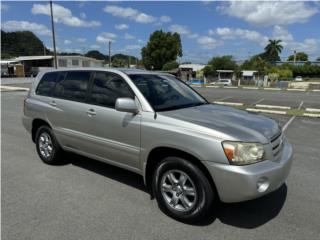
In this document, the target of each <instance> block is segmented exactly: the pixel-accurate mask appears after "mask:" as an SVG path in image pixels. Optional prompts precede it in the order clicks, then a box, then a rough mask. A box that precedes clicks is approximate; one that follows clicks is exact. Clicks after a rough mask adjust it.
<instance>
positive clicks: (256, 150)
mask: <svg viewBox="0 0 320 240" xmlns="http://www.w3.org/2000/svg"><path fill="white" fill-rule="evenodd" d="M23 124H24V126H25V128H26V129H27V130H28V131H29V132H30V133H31V136H32V140H33V141H34V142H35V144H36V149H37V152H38V154H39V156H40V158H41V159H42V161H44V162H45V163H48V164H56V163H58V162H59V161H61V160H64V159H65V158H64V157H63V153H64V152H65V151H68V152H74V153H77V154H81V155H84V156H87V157H89V158H93V159H96V160H100V161H104V162H107V163H110V164H113V165H116V166H119V167H121V168H125V169H128V170H130V171H133V172H136V173H138V174H141V175H142V176H143V178H144V182H145V184H146V186H147V187H149V188H150V189H151V190H152V191H151V192H152V194H153V196H155V197H156V199H157V201H158V204H159V207H160V208H161V209H162V210H163V211H164V212H165V213H166V214H168V215H170V216H171V217H173V218H176V219H178V220H181V221H198V220H200V219H202V218H204V217H206V215H207V214H211V212H212V207H213V206H215V200H221V201H223V202H239V201H245V200H249V199H254V198H257V197H260V196H262V195H265V194H267V193H270V192H272V191H274V190H276V189H277V188H279V187H280V186H281V185H282V184H283V183H284V182H285V180H286V178H287V176H288V174H289V171H290V167H291V163H292V147H291V145H290V144H289V143H288V142H287V140H286V138H285V137H284V135H283V133H282V132H281V129H280V128H279V126H278V124H277V123H276V122H275V121H274V120H271V119H269V118H267V117H264V116H261V115H256V114H251V113H248V112H245V111H241V110H237V109H233V108H230V107H225V106H219V105H215V104H211V103H209V102H208V101H207V100H206V99H204V98H203V97H202V96H201V95H199V94H198V93H197V92H196V91H194V90H193V89H192V88H191V87H189V86H188V85H187V84H185V83H184V82H182V81H181V80H179V79H177V78H175V77H174V76H172V75H167V74H162V73H155V72H147V71H140V70H130V69H123V70H122V69H92V68H88V69H86V68H84V69H81V70H79V69H68V70H55V71H48V72H43V73H40V74H39V75H38V77H37V78H36V80H35V81H34V83H33V85H32V88H31V90H30V92H29V94H28V96H27V98H26V100H25V102H24V117H23Z"/></svg>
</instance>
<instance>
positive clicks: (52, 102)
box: [49, 100, 57, 107]
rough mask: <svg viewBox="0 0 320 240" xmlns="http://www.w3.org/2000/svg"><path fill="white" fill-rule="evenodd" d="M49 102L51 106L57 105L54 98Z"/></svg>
mask: <svg viewBox="0 0 320 240" xmlns="http://www.w3.org/2000/svg"><path fill="white" fill-rule="evenodd" d="M49 104H50V105H51V106H53V107H55V106H57V103H56V102H55V101H54V100H53V101H51V102H50V103H49Z"/></svg>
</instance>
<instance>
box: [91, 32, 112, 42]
mask: <svg viewBox="0 0 320 240" xmlns="http://www.w3.org/2000/svg"><path fill="white" fill-rule="evenodd" d="M115 38H117V35H116V34H114V33H109V32H103V33H101V34H99V35H98V36H97V38H96V41H97V42H98V43H108V42H115Z"/></svg>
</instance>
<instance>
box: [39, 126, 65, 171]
mask: <svg viewBox="0 0 320 240" xmlns="http://www.w3.org/2000/svg"><path fill="white" fill-rule="evenodd" d="M36 148H37V152H38V155H39V157H40V158H41V160H42V161H43V162H45V163H47V164H52V165H54V164H58V163H60V162H61V155H62V149H61V147H60V146H59V144H58V142H57V140H56V138H55V136H54V135H53V132H52V129H51V128H50V127H48V126H41V127H39V129H38V130H37V133H36Z"/></svg>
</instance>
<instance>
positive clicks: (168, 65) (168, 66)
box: [162, 61, 179, 71]
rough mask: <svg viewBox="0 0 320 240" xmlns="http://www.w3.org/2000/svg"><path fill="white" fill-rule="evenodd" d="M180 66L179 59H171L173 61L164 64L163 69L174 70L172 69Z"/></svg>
mask: <svg viewBox="0 0 320 240" xmlns="http://www.w3.org/2000/svg"><path fill="white" fill-rule="evenodd" d="M178 67H179V63H177V61H171V62H167V63H166V64H164V65H163V67H162V70H163V71H168V70H172V69H175V68H178Z"/></svg>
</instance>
